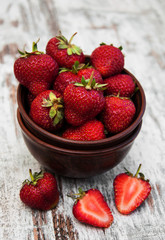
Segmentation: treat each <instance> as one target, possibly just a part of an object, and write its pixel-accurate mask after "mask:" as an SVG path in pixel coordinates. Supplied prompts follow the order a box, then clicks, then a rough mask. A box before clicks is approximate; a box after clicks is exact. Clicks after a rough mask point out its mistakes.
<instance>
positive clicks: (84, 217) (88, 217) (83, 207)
mask: <svg viewBox="0 0 165 240" xmlns="http://www.w3.org/2000/svg"><path fill="white" fill-rule="evenodd" d="M75 195H77V197H75V196H74V194H72V195H68V196H70V197H72V198H74V199H76V202H75V204H74V205H73V215H74V217H75V218H76V219H77V220H79V221H80V222H83V223H87V224H90V225H92V226H95V227H103V228H108V227H109V226H110V225H111V224H112V222H113V216H112V213H111V210H110V208H109V207H108V204H107V203H106V201H105V199H104V196H103V195H102V194H101V192H100V191H99V190H97V189H89V190H88V191H82V189H81V188H79V194H75Z"/></svg>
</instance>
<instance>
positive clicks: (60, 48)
mask: <svg viewBox="0 0 165 240" xmlns="http://www.w3.org/2000/svg"><path fill="white" fill-rule="evenodd" d="M76 34H77V33H74V34H73V35H72V37H71V38H70V40H69V41H68V40H67V39H66V38H65V37H64V36H63V35H62V34H61V33H60V35H59V36H56V37H53V38H51V39H50V40H49V41H48V43H47V46H46V53H47V54H49V55H50V56H51V57H52V58H54V59H55V60H56V61H57V63H58V64H59V66H60V67H67V68H72V66H73V64H74V63H75V62H76V61H79V63H84V62H85V56H84V54H83V52H82V50H81V49H80V48H79V47H77V46H76V45H74V44H72V40H73V37H74V36H75V35H76Z"/></svg>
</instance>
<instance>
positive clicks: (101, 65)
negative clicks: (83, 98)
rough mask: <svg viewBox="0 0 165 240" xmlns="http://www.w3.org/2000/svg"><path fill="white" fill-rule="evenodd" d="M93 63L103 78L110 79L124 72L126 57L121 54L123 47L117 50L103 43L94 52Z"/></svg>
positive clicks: (92, 55)
mask: <svg viewBox="0 0 165 240" xmlns="http://www.w3.org/2000/svg"><path fill="white" fill-rule="evenodd" d="M91 62H92V66H94V67H95V68H96V69H97V70H98V71H99V72H100V73H101V75H102V77H104V78H105V77H110V76H112V75H115V74H118V73H120V72H121V71H122V70H123V67H124V55H123V54H122V52H121V47H120V48H116V47H114V46H113V45H106V44H105V43H102V44H101V45H100V46H99V47H97V48H96V49H94V51H93V52H92V54H91Z"/></svg>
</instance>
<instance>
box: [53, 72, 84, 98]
mask: <svg viewBox="0 0 165 240" xmlns="http://www.w3.org/2000/svg"><path fill="white" fill-rule="evenodd" d="M75 82H81V79H80V77H79V76H77V75H76V74H74V73H72V72H70V71H67V72H61V73H59V75H58V76H57V78H56V79H55V81H54V83H53V89H54V90H56V91H58V92H59V93H61V94H62V95H63V93H64V90H65V88H66V87H67V86H68V85H69V84H70V83H75Z"/></svg>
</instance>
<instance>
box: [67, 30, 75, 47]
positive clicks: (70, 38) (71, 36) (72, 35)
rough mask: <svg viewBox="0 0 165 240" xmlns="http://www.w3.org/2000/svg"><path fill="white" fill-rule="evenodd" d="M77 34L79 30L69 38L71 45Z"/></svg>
mask: <svg viewBox="0 0 165 240" xmlns="http://www.w3.org/2000/svg"><path fill="white" fill-rule="evenodd" d="M76 34H77V32H75V33H74V34H73V35H72V36H71V38H70V39H69V44H68V45H70V44H71V42H72V40H73V38H74V36H75V35H76Z"/></svg>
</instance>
